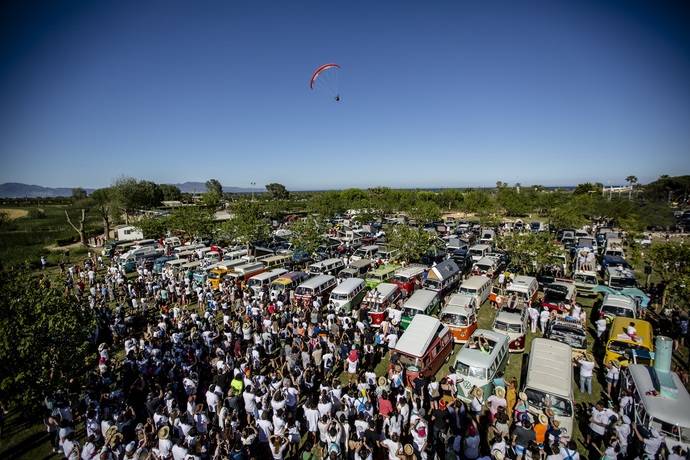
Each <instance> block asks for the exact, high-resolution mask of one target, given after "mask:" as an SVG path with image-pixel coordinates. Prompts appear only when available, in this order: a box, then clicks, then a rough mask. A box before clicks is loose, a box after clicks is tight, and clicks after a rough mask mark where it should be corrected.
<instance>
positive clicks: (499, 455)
mask: <svg viewBox="0 0 690 460" xmlns="http://www.w3.org/2000/svg"><path fill="white" fill-rule="evenodd" d="M491 458H493V459H494V460H503V459H504V458H505V455H503V452H501V451H500V450H498V449H494V450H492V451H491Z"/></svg>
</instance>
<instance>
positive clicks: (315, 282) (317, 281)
mask: <svg viewBox="0 0 690 460" xmlns="http://www.w3.org/2000/svg"><path fill="white" fill-rule="evenodd" d="M334 279H335V277H334V276H331V275H317V276H315V277H313V278H309V279H308V280H307V281H305V282H303V283H302V284H300V285H299V286H297V287H304V288H308V289H314V288H316V287H319V286H321V285H322V284H325V283H328V282H330V281H331V280H334Z"/></svg>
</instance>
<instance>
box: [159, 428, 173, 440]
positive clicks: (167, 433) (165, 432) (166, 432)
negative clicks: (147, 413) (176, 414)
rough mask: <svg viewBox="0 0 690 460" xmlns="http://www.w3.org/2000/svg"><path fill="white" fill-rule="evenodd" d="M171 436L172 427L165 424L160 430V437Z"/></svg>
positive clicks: (166, 437)
mask: <svg viewBox="0 0 690 460" xmlns="http://www.w3.org/2000/svg"><path fill="white" fill-rule="evenodd" d="M169 437H170V427H169V426H167V425H166V426H164V427H161V429H160V430H158V439H168V438H169Z"/></svg>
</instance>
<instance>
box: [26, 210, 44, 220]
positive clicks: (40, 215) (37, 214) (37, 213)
mask: <svg viewBox="0 0 690 460" xmlns="http://www.w3.org/2000/svg"><path fill="white" fill-rule="evenodd" d="M29 217H30V218H31V219H45V218H46V212H45V210H44V209H42V208H31V209H29Z"/></svg>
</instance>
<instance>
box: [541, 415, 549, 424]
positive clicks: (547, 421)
mask: <svg viewBox="0 0 690 460" xmlns="http://www.w3.org/2000/svg"><path fill="white" fill-rule="evenodd" d="M539 423H541V424H542V425H548V423H549V418H548V417H547V416H546V414H539Z"/></svg>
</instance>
